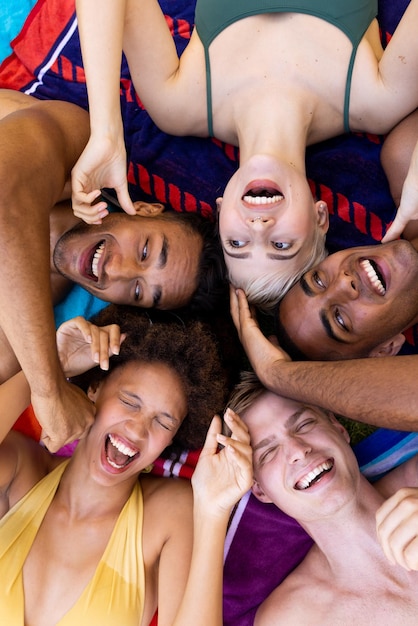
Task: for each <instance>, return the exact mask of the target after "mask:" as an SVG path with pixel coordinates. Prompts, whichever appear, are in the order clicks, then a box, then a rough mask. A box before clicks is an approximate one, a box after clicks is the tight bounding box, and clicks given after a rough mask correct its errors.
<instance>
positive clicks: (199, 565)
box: [158, 412, 252, 626]
mask: <svg viewBox="0 0 418 626" xmlns="http://www.w3.org/2000/svg"><path fill="white" fill-rule="evenodd" d="M226 421H227V424H228V426H229V427H230V428H231V430H232V438H231V439H229V438H226V437H223V436H222V435H221V434H220V431H221V421H220V419H219V418H218V417H217V418H215V419H214V421H213V422H212V425H211V427H210V429H209V432H208V436H207V438H206V443H205V446H204V448H203V451H202V453H201V456H200V458H199V462H198V464H197V467H196V470H195V472H194V475H193V479H192V485H193V498H194V508H193V553H192V560H191V566H190V572H189V575H188V581H187V584H186V588H185V589H184V590H182V593H181V596H180V599H181V603H180V606H179V608H178V610H177V612H176V617H175V619H173V615H172V614H171V615H170V614H169V612H167V610H166V607H165V606H164V601H163V598H172V593H170V591H168V592H164V590H162V593H160V594H159V597H160V603H159V608H158V623H159V625H160V626H195V625H196V624H205V626H222V623H223V620H222V572H223V550H224V541H225V534H226V529H227V524H228V520H229V516H230V512H231V509H232V507H233V505H234V504H235V503H236V502H237V501H238V500H239V498H240V497H242V496H243V495H244V493H245V492H246V491H248V489H249V488H250V486H251V483H252V462H251V459H252V452H251V447H250V445H249V435H248V431H247V428H246V426H245V425H244V424H243V422H241V420H240V419H239V417H238V416H237V415H235V414H233V413H232V412H229V413H228V416H226ZM218 442H219V443H221V444H222V445H225V446H226V447H225V448H224V449H223V450H222V451H221V452H220V453H219V454H217V448H218ZM165 549H166V548H165ZM178 558H179V556H177V560H178ZM180 558H181V556H180ZM161 565H162V566H163V567H164V554H163V555H162V557H161ZM161 565H160V567H161ZM166 578H167V580H171V584H173V576H172V568H171V573H170V574H169V576H167V577H166ZM170 608H171V610H172V606H171V607H170Z"/></svg>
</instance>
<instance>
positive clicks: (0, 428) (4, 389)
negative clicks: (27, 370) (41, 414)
mask: <svg viewBox="0 0 418 626" xmlns="http://www.w3.org/2000/svg"><path fill="white" fill-rule="evenodd" d="M29 404H30V389H29V385H28V382H27V380H26V378H25V375H24V374H23V372H19V373H18V374H15V375H14V376H12V378H10V379H9V380H7V381H6V382H4V383H3V384H1V385H0V412H1V419H0V442H2V441H3V439H4V438H5V436H6V435H7V433H8V432H9V431H10V430H11V428H12V427H13V424H14V423H15V421H16V420H17V419H18V417H19V416H20V415H21V413H23V411H24V410H25V409H26V407H27V406H29Z"/></svg>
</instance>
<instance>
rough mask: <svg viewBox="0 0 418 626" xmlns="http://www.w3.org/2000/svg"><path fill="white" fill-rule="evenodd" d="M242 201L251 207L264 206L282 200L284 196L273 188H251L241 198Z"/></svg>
mask: <svg viewBox="0 0 418 626" xmlns="http://www.w3.org/2000/svg"><path fill="white" fill-rule="evenodd" d="M242 200H243V201H244V202H246V203H247V204H250V205H252V206H256V207H259V206H265V205H269V204H275V203H276V202H280V201H281V200H284V195H283V194H282V192H281V191H280V190H279V189H276V188H275V187H252V188H251V189H249V190H248V191H246V192H245V194H244V195H243V196H242Z"/></svg>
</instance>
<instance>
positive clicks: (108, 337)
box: [90, 324, 126, 370]
mask: <svg viewBox="0 0 418 626" xmlns="http://www.w3.org/2000/svg"><path fill="white" fill-rule="evenodd" d="M90 336H91V356H92V359H93V361H94V362H95V363H97V364H98V365H100V368H101V369H102V370H108V369H109V357H110V356H112V355H114V354H119V352H120V346H121V343H122V341H123V339H125V337H126V335H121V332H120V328H119V326H118V325H117V324H110V325H109V326H102V327H99V326H95V325H94V324H90Z"/></svg>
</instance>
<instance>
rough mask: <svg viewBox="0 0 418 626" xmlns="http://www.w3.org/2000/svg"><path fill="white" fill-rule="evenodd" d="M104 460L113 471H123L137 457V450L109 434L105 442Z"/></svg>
mask: <svg viewBox="0 0 418 626" xmlns="http://www.w3.org/2000/svg"><path fill="white" fill-rule="evenodd" d="M105 451H106V460H107V462H108V463H109V465H111V466H112V467H113V468H114V469H118V470H121V469H124V468H125V467H127V466H128V465H129V464H130V463H132V461H133V460H134V459H136V458H138V457H139V454H140V452H139V450H137V449H135V448H132V447H131V446H128V445H127V444H126V442H124V441H122V439H120V438H119V437H117V435H112V434H109V435H107V437H106V441H105Z"/></svg>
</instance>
